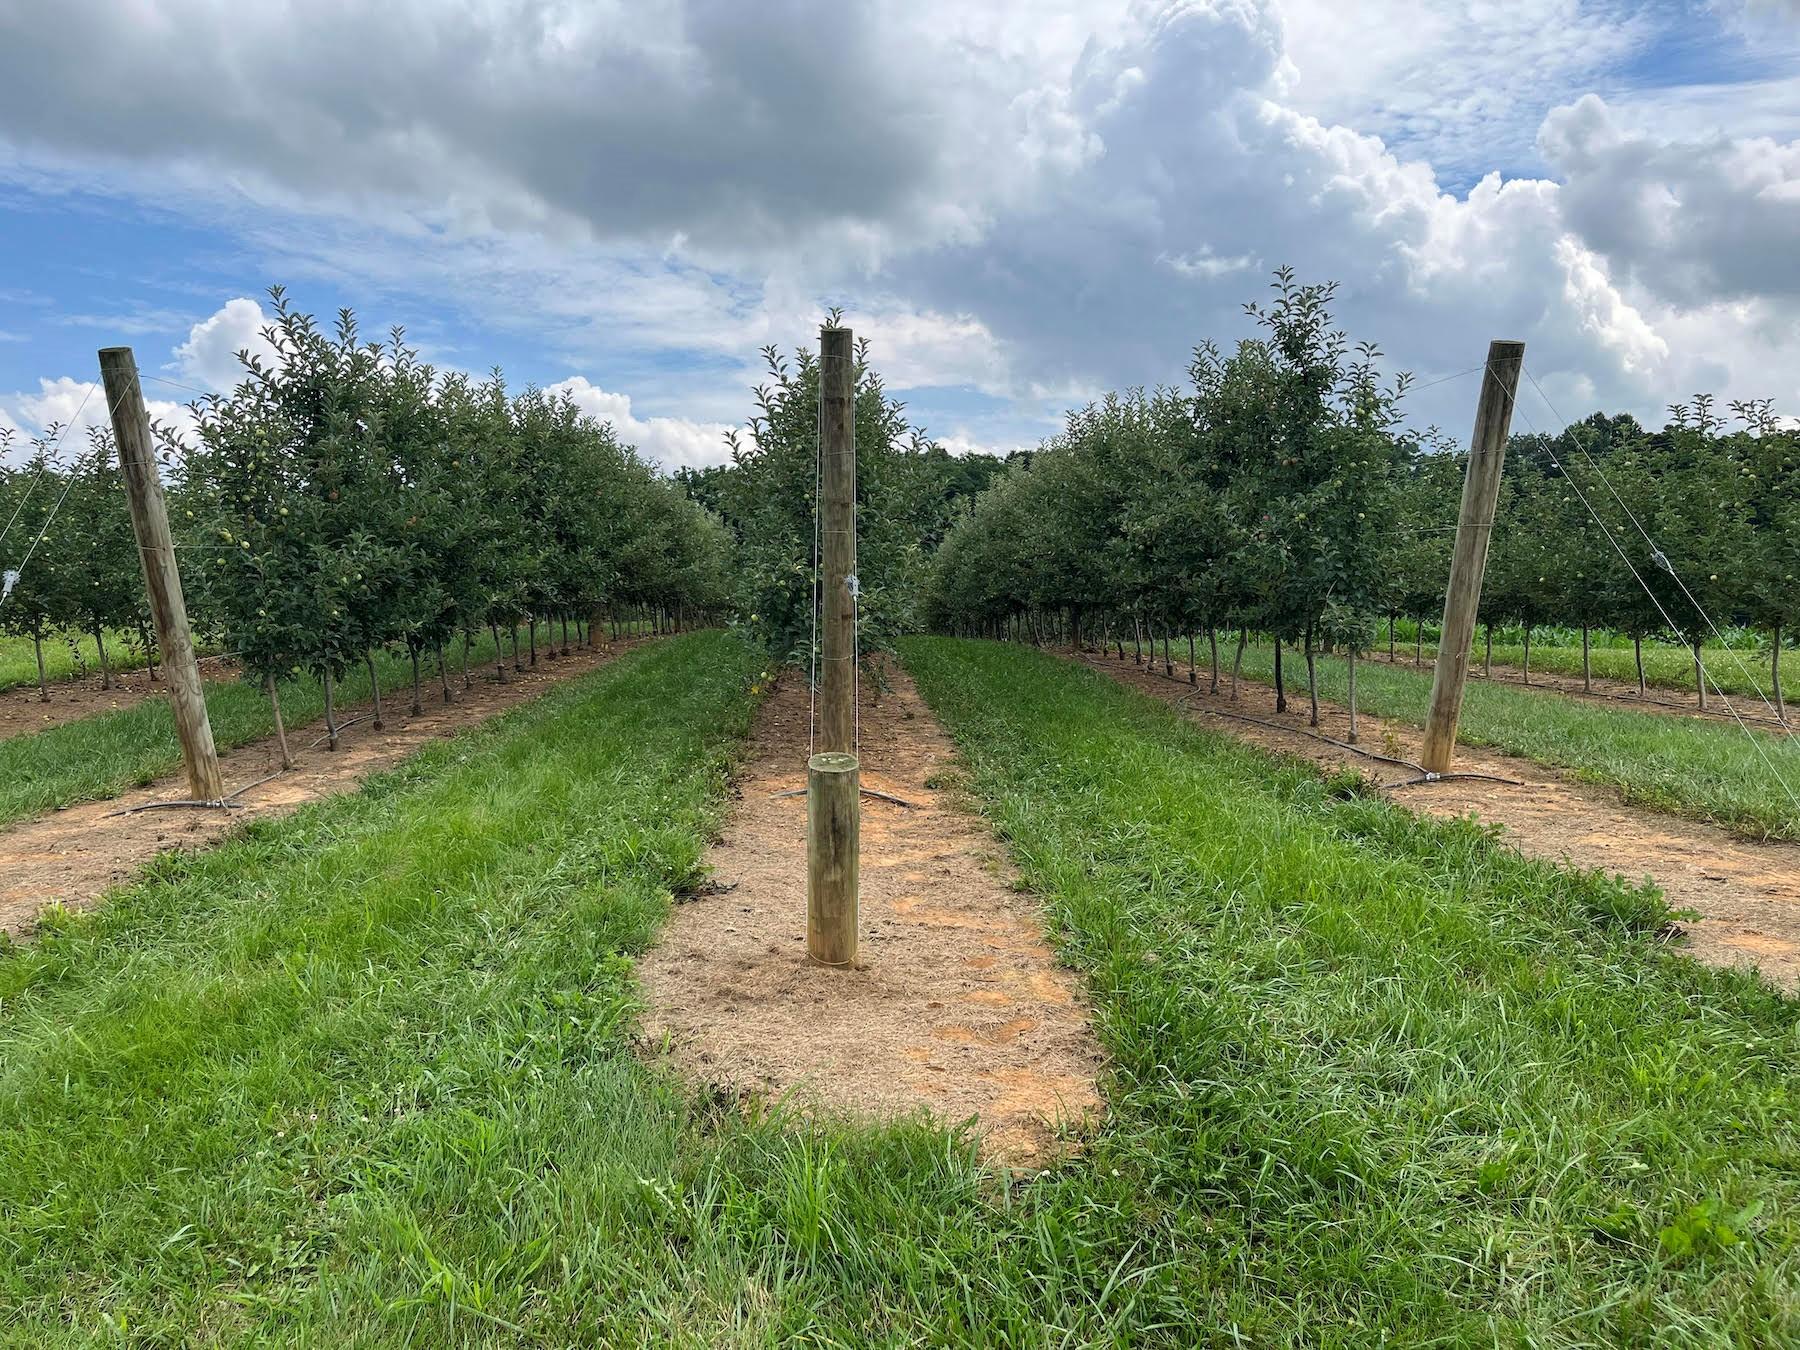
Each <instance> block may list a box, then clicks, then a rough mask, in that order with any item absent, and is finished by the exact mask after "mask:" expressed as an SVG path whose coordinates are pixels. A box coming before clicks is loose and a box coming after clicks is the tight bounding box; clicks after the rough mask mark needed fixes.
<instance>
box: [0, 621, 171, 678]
mask: <svg viewBox="0 0 1800 1350" xmlns="http://www.w3.org/2000/svg"><path fill="white" fill-rule="evenodd" d="M72 640H73V641H74V643H75V645H76V647H78V648H79V649H80V651H81V662H85V663H86V669H87V670H89V671H91V672H93V673H95V674H98V673H99V670H100V650H99V648H98V647H96V646H95V645H94V639H93V638H92V636H90V635H89V634H86V633H83V634H81V635H79V636H78V637H75V638H73V639H72ZM70 641H71V639H70V638H66V637H63V636H62V635H60V634H59V635H58V636H56V637H52V638H45V639H44V675H45V677H46V678H47V679H51V680H66V679H68V678H69V677H70V676H73V675H78V674H80V673H81V671H82V669H83V666H82V664H81V662H77V661H76V659H75V651H74V650H73V649H71V648H70V646H69V643H70ZM106 660H107V663H108V664H109V665H111V666H112V668H113V672H114V673H115V674H116V673H118V672H119V671H121V670H137V669H139V668H141V667H142V666H143V664H144V653H143V651H142V650H138V651H135V652H134V651H132V650H131V649H130V648H128V647H127V646H126V645H125V635H124V634H122V633H108V634H107V635H106ZM36 683H37V656H36V654H35V653H34V652H33V651H32V647H31V639H30V638H28V637H17V636H9V635H5V634H0V693H4V692H5V691H6V690H8V689H13V688H17V687H18V686H19V685H22V684H29V685H35V684H36Z"/></svg>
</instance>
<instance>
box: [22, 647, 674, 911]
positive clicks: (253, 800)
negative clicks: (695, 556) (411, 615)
mask: <svg viewBox="0 0 1800 1350" xmlns="http://www.w3.org/2000/svg"><path fill="white" fill-rule="evenodd" d="M635 641H641V639H638V640H633V641H626V642H622V643H619V644H616V645H613V646H609V647H603V648H600V649H597V650H593V651H575V652H572V653H570V655H568V656H566V657H560V658H558V659H556V660H554V661H545V662H542V663H540V664H539V665H538V666H537V667H536V668H535V669H532V670H528V671H526V672H524V673H521V674H515V675H514V676H513V678H512V679H511V680H510V681H509V682H508V683H506V684H499V683H497V682H495V680H494V679H493V676H492V673H491V671H490V672H488V673H487V674H485V675H483V676H479V677H478V678H477V679H476V681H475V684H474V687H473V688H471V689H468V690H466V691H458V692H459V694H460V697H459V699H458V701H457V702H456V703H454V704H451V705H448V706H446V705H445V704H444V703H443V702H442V696H441V695H438V696H435V697H434V696H433V695H432V694H431V693H430V692H427V694H426V698H425V705H424V708H425V710H424V713H423V715H422V716H419V717H410V716H408V715H407V711H406V710H407V704H408V698H407V697H406V696H405V695H390V696H389V697H388V698H386V699H385V700H384V701H383V713H384V715H385V717H386V726H385V728H384V729H383V730H381V731H376V730H375V729H374V726H373V724H372V723H370V722H368V721H360V722H356V723H355V724H354V725H351V726H348V727H346V728H345V730H344V732H343V735H342V737H341V739H340V748H339V749H338V750H337V752H336V753H335V754H334V753H332V752H330V751H327V750H326V749H324V747H323V745H322V744H321V745H319V746H316V747H315V746H314V745H313V742H314V741H315V740H321V741H322V739H323V734H324V723H323V722H322V721H320V722H313V723H309V724H308V725H306V726H302V727H294V728H290V730H289V732H288V740H289V744H290V745H291V746H292V747H293V750H294V759H295V766H294V768H293V770H292V771H290V772H288V773H285V774H282V775H281V776H280V777H278V778H275V779H272V780H271V781H269V782H267V783H263V784H261V785H260V786H258V787H254V788H252V789H250V790H249V791H248V792H246V793H244V794H243V795H242V796H240V797H238V798H237V801H238V802H240V803H241V809H238V810H234V811H231V812H230V813H226V812H223V811H209V810H188V809H178V810H159V811H143V812H139V813H138V814H136V815H119V814H117V813H118V812H120V811H123V810H125V809H127V808H129V807H134V806H142V805H145V804H146V803H149V802H158V801H171V800H175V799H178V798H181V797H185V796H186V795H187V778H186V775H185V774H184V773H182V772H181V771H179V770H178V771H177V772H176V773H174V774H172V775H170V776H168V777H165V778H162V779H159V780H158V781H156V782H155V783H152V784H151V785H150V786H148V787H145V788H136V789H133V790H132V791H130V792H126V793H123V794H121V795H120V796H118V797H114V798H113V799H111V800H110V801H104V802H86V803H83V804H82V805H80V806H72V807H69V808H67V809H66V810H62V811H53V812H50V813H49V814H47V815H43V816H39V817H36V818H35V819H32V820H28V821H21V822H20V823H18V824H16V825H14V826H13V827H12V828H10V829H7V830H4V831H0V932H4V933H6V934H7V935H8V936H9V937H14V938H21V937H28V936H30V935H31V933H32V932H33V931H34V930H35V929H36V926H37V916H38V913H39V911H41V910H42V909H43V908H44V907H45V906H46V905H48V904H50V903H52V902H54V901H60V902H61V903H62V904H63V905H65V906H67V907H68V908H70V909H87V908H91V907H92V906H93V905H94V904H95V903H96V902H97V901H98V900H99V899H100V898H101V896H102V895H104V894H105V892H106V891H107V890H108V889H109V888H111V887H113V886H116V885H118V884H120V883H121V882H124V881H127V880H129V879H130V878H131V877H132V876H134V875H136V873H137V872H138V871H139V870H140V869H141V868H142V867H143V866H144V865H145V864H146V863H148V862H149V861H150V860H151V859H153V858H154V857H156V855H157V854H159V853H164V852H168V851H170V850H174V849H179V850H183V851H195V850H199V849H203V848H208V847H211V846H212V845H214V844H216V843H218V842H219V841H220V840H221V839H223V838H224V837H225V836H226V835H227V834H229V833H230V832H231V831H232V830H234V829H236V828H237V827H238V826H240V825H242V824H244V823H245V822H246V821H250V820H263V819H267V818H269V817H272V816H283V815H287V814H289V813H290V812H293V811H296V810H298V809H299V808H300V807H301V806H304V805H305V804H306V803H307V802H311V801H317V800H319V799H320V798H322V797H331V796H335V795H337V794H338V793H342V792H351V791H354V790H355V789H356V787H357V786H358V785H359V784H360V783H361V782H362V781H363V779H365V778H367V777H368V776H369V775H370V774H373V773H376V772H379V771H380V770H382V769H387V768H391V767H392V766H393V765H395V764H397V763H399V762H400V761H401V760H402V759H405V758H406V757H407V756H408V755H410V754H412V753H413V752H414V751H415V750H417V749H418V748H419V747H420V746H422V745H424V744H425V743H426V742H428V741H430V740H432V739H434V738H436V737H443V736H453V735H455V734H456V733H457V732H458V731H460V730H462V729H463V728H465V727H469V726H473V725H475V724H476V723H478V722H482V721H485V720H487V719H488V718H490V717H493V716H495V715H496V714H498V713H501V712H504V711H506V710H507V709H508V708H511V707H515V706H517V705H518V704H521V703H528V702H530V701H531V700H532V699H534V698H536V697H538V696H539V695H540V694H543V693H544V692H546V691H547V690H549V689H550V688H552V687H554V686H555V685H558V684H562V683H565V682H567V681H568V680H571V679H573V678H575V677H576V676H578V675H584V674H586V673H587V672H589V671H591V670H595V669H597V668H599V667H600V666H602V665H604V664H605V663H606V662H607V661H609V660H611V659H612V657H613V656H614V655H616V654H618V653H619V652H621V651H623V650H625V649H627V648H629V647H631V646H633V645H635ZM368 706H369V705H362V706H358V707H350V708H346V709H344V710H343V716H344V717H346V718H348V717H355V716H357V715H359V714H361V713H363V712H365V711H367V708H368ZM280 764H281V760H280V757H279V755H278V753H277V749H276V745H275V739H274V737H272V736H271V737H269V738H267V739H265V740H260V741H252V742H251V743H250V744H248V745H243V746H239V747H238V748H237V749H236V750H232V751H228V752H227V753H226V754H224V755H222V756H220V759H219V765H220V768H221V769H222V770H223V772H224V776H225V786H226V789H227V791H229V790H231V789H232V788H234V787H236V786H237V785H239V784H242V783H251V782H254V781H255V780H257V779H259V778H262V777H264V776H265V775H267V774H271V773H274V772H275V771H276V770H277V769H278V768H279V767H280Z"/></svg>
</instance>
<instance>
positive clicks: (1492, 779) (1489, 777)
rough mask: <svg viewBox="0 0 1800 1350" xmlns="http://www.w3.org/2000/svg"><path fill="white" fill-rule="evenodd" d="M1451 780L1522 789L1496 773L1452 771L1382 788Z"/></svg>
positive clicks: (1407, 780) (1516, 783)
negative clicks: (1471, 779)
mask: <svg viewBox="0 0 1800 1350" xmlns="http://www.w3.org/2000/svg"><path fill="white" fill-rule="evenodd" d="M1453 778H1479V779H1481V780H1482V781H1484V782H1488V783H1505V784H1506V785H1507V786H1508V787H1524V786H1525V784H1524V783H1522V782H1520V781H1519V780H1518V779H1517V778H1502V777H1501V776H1500V775H1499V774H1497V773H1470V772H1467V771H1464V770H1460V769H1453V770H1451V771H1450V772H1448V773H1426V774H1421V775H1420V776H1419V777H1417V778H1402V779H1401V780H1400V781H1399V782H1398V783H1383V784H1382V785H1381V786H1382V787H1384V788H1403V787H1417V786H1418V785H1419V784H1420V783H1447V782H1449V781H1450V780H1451V779H1453Z"/></svg>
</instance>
